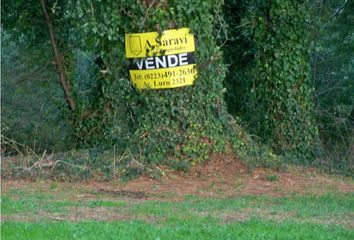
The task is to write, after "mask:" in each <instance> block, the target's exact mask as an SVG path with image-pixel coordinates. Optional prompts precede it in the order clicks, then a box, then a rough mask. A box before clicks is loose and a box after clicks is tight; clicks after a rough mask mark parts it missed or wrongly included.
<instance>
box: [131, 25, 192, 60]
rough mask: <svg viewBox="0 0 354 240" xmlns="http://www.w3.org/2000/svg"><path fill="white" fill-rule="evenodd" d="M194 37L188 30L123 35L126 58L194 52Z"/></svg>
mask: <svg viewBox="0 0 354 240" xmlns="http://www.w3.org/2000/svg"><path fill="white" fill-rule="evenodd" d="M194 51H195V46H194V36H193V34H191V33H190V29H189V28H181V29H173V30H167V31H164V32H162V33H161V34H159V33H158V32H148V33H128V34H125V53H126V57H127V58H143V57H149V56H150V57H151V56H162V55H170V54H176V53H186V52H194Z"/></svg>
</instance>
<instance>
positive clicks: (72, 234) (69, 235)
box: [1, 219, 354, 240]
mask: <svg viewBox="0 0 354 240" xmlns="http://www.w3.org/2000/svg"><path fill="white" fill-rule="evenodd" d="M1 236H2V239H8V240H10V239H16V240H22V239H26V240H30V239H42V240H46V239H50V240H53V239H120V240H124V239H136V240H138V239H144V240H147V239H191V240H193V239H198V240H200V239H248V240H252V239H294V240H296V239H312V240H316V239H321V240H327V239H328V240H336V239H350V240H351V239H354V231H353V230H350V229H345V228H342V227H339V226H323V225H316V224H299V223H294V222H283V223H275V222H272V221H264V220H259V219H252V220H249V221H246V222H241V223H237V224H215V223H194V222H193V221H188V220H186V221H180V222H177V223H174V224H165V225H161V224H159V225H155V224H151V223H147V222H143V221H129V222H79V223H71V222H60V223H54V222H49V223H48V222H42V223H30V222H6V223H3V224H2V233H1Z"/></svg>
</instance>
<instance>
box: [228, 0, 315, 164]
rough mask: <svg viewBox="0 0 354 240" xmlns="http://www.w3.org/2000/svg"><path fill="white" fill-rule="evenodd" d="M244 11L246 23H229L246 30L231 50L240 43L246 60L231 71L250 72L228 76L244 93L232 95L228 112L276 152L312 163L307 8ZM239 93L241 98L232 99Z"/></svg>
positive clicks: (270, 4)
mask: <svg viewBox="0 0 354 240" xmlns="http://www.w3.org/2000/svg"><path fill="white" fill-rule="evenodd" d="M236 4H237V1H236ZM226 7H229V8H234V7H233V6H226ZM235 7H236V6H235ZM240 11H244V14H243V18H241V19H240V18H236V19H233V18H229V19H228V21H229V22H230V24H231V23H233V22H234V21H237V22H238V23H239V25H240V26H243V27H242V29H240V30H239V31H236V34H237V33H238V34H240V35H241V37H240V39H241V40H238V41H235V42H231V43H230V44H228V45H227V48H233V47H234V45H235V44H238V42H240V41H241V43H243V46H242V45H241V46H242V47H243V49H239V48H237V47H236V48H237V49H238V50H239V51H240V52H241V53H244V54H245V55H244V57H243V59H242V60H237V62H235V63H233V68H235V69H238V66H239V65H241V64H243V65H248V67H247V68H246V69H245V71H244V72H243V73H241V74H235V75H229V79H228V81H227V82H228V86H229V88H231V89H230V90H232V89H233V88H237V87H238V86H240V88H241V89H242V90H241V91H229V93H228V94H229V96H231V98H230V100H229V104H230V105H231V106H230V108H231V109H232V110H233V111H234V112H237V113H238V114H240V115H242V117H243V118H244V119H245V121H247V122H248V123H249V124H250V127H251V129H252V131H254V132H255V133H256V134H257V135H258V136H260V137H261V138H262V139H263V141H265V142H266V143H269V144H270V145H271V146H272V147H273V148H274V149H275V150H276V151H277V152H278V153H286V154H294V155H295V156H301V157H302V158H305V159H310V158H311V153H312V152H313V149H314V144H315V142H316V140H317V126H316V123H315V121H314V119H315V118H314V109H313V100H312V94H311V93H312V89H311V84H310V83H311V82H310V68H309V61H308V42H307V38H306V36H307V33H306V23H305V20H306V19H307V15H306V10H305V9H304V5H302V4H301V1H262V2H261V3H258V4H255V3H254V2H248V3H247V6H245V8H244V9H240V10H239V12H240ZM236 36H237V35H236ZM230 54H232V55H234V54H235V53H234V51H230ZM231 61H232V59H231ZM244 62H245V63H244ZM240 68H245V67H244V66H240ZM234 71H237V70H234ZM230 73H233V72H232V71H231V72H230ZM235 94H239V95H240V96H238V97H234V98H233V95H235ZM233 99H235V100H234V101H232V100H233ZM237 100H238V101H237ZM235 105H236V106H235Z"/></svg>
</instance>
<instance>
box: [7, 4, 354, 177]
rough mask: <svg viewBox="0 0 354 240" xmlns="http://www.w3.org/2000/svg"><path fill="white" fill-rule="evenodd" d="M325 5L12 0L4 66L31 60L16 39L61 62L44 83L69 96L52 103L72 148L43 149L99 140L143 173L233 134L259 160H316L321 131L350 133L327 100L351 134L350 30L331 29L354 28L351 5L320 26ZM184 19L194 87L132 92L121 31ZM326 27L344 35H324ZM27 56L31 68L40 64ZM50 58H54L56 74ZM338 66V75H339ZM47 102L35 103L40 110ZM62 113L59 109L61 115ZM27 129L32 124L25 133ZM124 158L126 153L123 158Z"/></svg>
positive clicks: (184, 161) (98, 148) (186, 161)
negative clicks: (191, 39)
mask: <svg viewBox="0 0 354 240" xmlns="http://www.w3.org/2000/svg"><path fill="white" fill-rule="evenodd" d="M318 4H320V2H316V3H312V5H311V4H310V3H307V2H306V1H301V0H298V1H280V0H276V1H269V0H264V1H256V0H255V1H244V0H232V1H228V2H225V3H224V2H223V1H222V0H217V1H211V0H207V1H202V0H197V1H192V0H180V1H177V0H169V1H167V0H161V1H149V0H144V1H136V0H128V1H123V0H121V1H109V0H107V1H104V4H103V2H102V1H100V0H80V1H52V0H47V1H43V0H41V1H34V0H31V1H26V2H23V1H16V2H9V3H8V4H5V5H2V7H1V11H2V18H3V24H2V27H3V29H5V30H6V34H7V36H8V38H6V41H7V42H8V43H7V44H6V45H5V51H3V52H2V56H3V58H5V60H2V63H3V65H4V66H6V68H7V70H9V71H5V74H2V78H4V79H5V81H4V82H11V75H13V74H14V73H16V71H17V69H21V70H20V71H24V70H23V69H25V68H19V66H22V65H21V63H19V62H15V66H13V65H11V64H10V60H9V59H10V57H11V56H13V55H16V54H15V53H13V52H11V50H10V48H11V46H14V45H16V48H18V49H20V47H21V46H26V49H28V52H27V55H29V54H32V53H33V54H34V55H36V58H34V59H37V58H38V59H41V60H40V61H43V62H48V61H49V62H51V63H54V64H50V68H45V71H43V72H41V74H44V75H45V76H47V75H46V74H47V73H48V77H47V79H48V80H46V81H44V82H45V83H46V85H45V86H46V87H47V88H48V93H47V95H46V94H45V93H41V99H43V100H44V101H45V99H48V100H50V99H52V96H55V98H56V99H58V96H59V97H60V98H61V100H60V101H55V104H52V105H51V107H49V110H48V111H47V112H50V113H53V114H52V115H51V116H54V115H55V116H57V117H59V119H62V121H61V123H62V125H61V126H62V127H65V128H66V129H67V131H68V132H70V137H66V140H65V143H66V145H69V146H66V145H65V144H59V145H58V146H57V145H56V144H54V142H55V141H57V140H54V142H53V141H49V142H48V143H49V144H41V146H42V150H43V149H50V148H51V147H50V145H56V146H57V147H53V148H52V149H59V148H61V149H62V150H64V151H65V150H68V149H69V148H86V149H91V150H90V152H91V153H92V154H93V155H96V154H97V153H99V155H102V156H104V157H102V159H101V160H100V161H101V162H102V163H103V164H112V161H113V160H112V158H114V169H116V167H115V166H116V164H117V165H118V167H120V170H121V173H124V172H125V171H127V170H131V171H130V172H133V173H140V172H142V171H146V170H148V168H149V167H150V166H151V165H155V164H169V165H172V166H175V167H176V168H179V169H188V168H189V167H190V166H191V165H193V164H195V163H197V162H199V161H201V160H204V159H206V158H207V157H208V156H209V154H210V153H212V152H220V151H224V150H225V149H226V146H227V145H228V143H230V142H231V143H232V144H233V149H234V150H236V152H237V154H238V155H239V156H240V157H242V158H244V159H248V160H250V159H252V160H254V159H256V160H257V161H260V162H262V164H263V165H267V166H268V165H269V163H271V164H273V163H274V162H277V160H279V158H278V157H277V156H276V155H274V154H273V151H274V152H275V153H276V154H279V155H286V156H288V159H291V160H293V159H298V160H300V161H301V162H302V163H304V162H310V161H312V160H313V158H314V153H316V150H318V149H322V148H319V136H320V137H321V138H322V140H323V139H325V141H324V142H325V143H326V144H327V143H328V144H330V143H331V141H330V139H333V138H336V139H338V138H341V139H342V135H340V134H339V135H340V136H336V134H334V133H333V130H334V128H333V127H336V126H338V125H334V124H332V123H333V121H329V120H328V118H326V117H324V116H323V115H321V114H319V113H323V110H328V109H331V110H330V112H331V116H334V115H336V114H338V113H339V112H338V111H339V110H340V111H341V113H344V112H345V117H346V119H348V121H346V123H345V125H341V127H343V128H342V129H345V131H347V132H352V130H351V126H352V125H351V124H352V122H350V121H349V120H350V114H353V112H354V111H353V107H352V105H353V96H352V92H353V91H352V87H353V85H352V84H351V83H352V81H350V80H351V79H352V71H353V68H352V67H351V65H350V61H352V56H351V55H350V54H348V52H346V51H344V50H343V47H344V45H345V46H347V45H349V46H352V42H353V37H352V36H351V35H350V34H349V33H350V29H351V28H350V27H348V28H343V30H339V31H338V30H333V29H338V28H334V26H344V25H345V26H349V25H350V24H349V22H350V17H351V15H350V8H351V7H352V5H351V4H349V3H347V1H345V4H344V5H343V6H342V7H343V9H344V10H343V11H339V12H338V13H337V15H336V17H335V18H334V19H331V20H330V21H328V24H326V25H325V26H324V27H323V28H319V27H316V26H320V23H322V22H323V21H324V20H323V18H325V14H324V13H323V12H319V13H316V14H317V15H316V14H314V12H311V11H312V9H314V8H315V7H316V6H317V5H318ZM41 6H42V8H41ZM43 6H44V8H43ZM309 6H310V7H309ZM311 7H312V8H311ZM332 7H333V8H334V9H337V8H336V7H338V6H337V5H336V4H333V6H332ZM327 9H328V8H327ZM311 14H312V15H314V16H312V15H311ZM44 16H46V17H44ZM182 27H189V28H190V29H191V32H192V33H193V34H194V35H195V40H196V56H195V61H196V63H197V66H198V73H199V76H198V78H197V79H196V81H195V84H194V85H193V86H189V87H183V88H177V89H170V90H137V89H135V88H134V87H133V86H132V84H131V83H130V81H129V76H128V70H127V69H128V66H129V61H128V60H127V59H126V58H125V50H124V34H125V33H141V32H150V31H158V32H161V31H163V30H166V29H173V28H182ZM311 27H312V28H313V29H317V30H318V32H316V31H314V30H312V33H313V32H316V33H317V35H315V34H309V33H310V29H311ZM330 29H331V30H330ZM344 29H346V30H344ZM325 31H333V32H335V31H338V33H336V34H334V35H333V36H332V37H327V38H324V37H323V35H324V32H325ZM342 34H344V35H345V36H347V38H346V40H345V41H344V42H345V43H343V44H342V45H341V44H338V45H336V47H332V46H333V45H332V42H333V41H334V42H338V41H339V40H338V39H339V38H343V35H342ZM310 37H312V39H310ZM309 40H312V42H313V44H312V45H313V46H315V49H316V50H317V52H316V54H317V55H316V54H312V56H313V59H314V61H313V62H312V63H313V66H314V67H313V68H315V70H314V71H313V72H315V73H316V74H313V76H312V72H311V69H310V55H309V53H311V52H310V50H312V48H310V46H311V45H310V41H309ZM316 44H317V45H316ZM51 48H52V49H53V51H54V53H55V54H53V55H51V51H50V49H51ZM30 49H31V50H30ZM33 49H36V50H33ZM344 52H346V58H345V61H343V64H336V63H334V61H332V60H331V62H330V61H326V62H325V63H326V64H328V65H330V66H332V68H328V66H327V65H324V64H323V63H324V62H319V61H318V59H320V58H321V59H323V57H324V56H329V58H328V59H331V58H330V57H332V58H333V56H335V55H336V54H341V53H343V54H344ZM53 57H54V59H53ZM23 59H24V62H25V63H24V65H23V66H26V67H27V68H31V66H33V64H35V63H36V62H37V60H36V61H32V62H31V60H28V58H27V60H25V59H26V58H23ZM38 61H39V60H38ZM4 63H5V64H4ZM30 63H31V64H30ZM225 63H226V64H225ZM53 66H56V67H57V68H56V71H57V72H58V74H57V77H55V76H54V75H53V72H54V68H53ZM330 69H331V70H330ZM330 71H331V72H330ZM332 72H336V74H337V73H338V74H337V75H335V76H336V77H334V75H333V74H332ZM10 73H11V74H10ZM320 74H325V75H326V76H331V79H332V80H333V81H332V80H330V81H326V83H330V84H329V85H330V86H337V85H335V84H336V81H337V79H339V76H340V78H341V79H342V80H341V81H340V82H341V86H342V88H341V89H342V90H343V91H329V92H330V94H325V95H323V94H319V93H321V91H323V86H324V84H323V83H322V80H323V78H319V77H318V76H320ZM331 74H332V75H331ZM44 75H43V76H44ZM41 76H42V75H41ZM41 76H39V77H41ZM36 77H37V76H33V78H36ZM337 77H338V78H337ZM51 79H56V80H51ZM58 79H59V80H58ZM326 79H328V78H326ZM311 80H314V81H311ZM51 81H53V83H55V84H53V83H52V82H51ZM58 82H59V84H57V83H58ZM20 88H30V89H32V90H33V88H37V85H33V84H32V83H30V84H27V85H20ZM20 88H16V87H15V88H13V87H12V88H11V89H10V88H8V90H9V91H10V90H11V91H12V92H16V94H15V95H13V96H11V97H7V96H6V94H5V96H3V97H2V98H3V99H4V100H3V102H4V103H5V108H4V109H10V108H9V106H10V105H11V104H12V103H13V102H15V101H16V98H15V96H19V95H18V93H17V92H19V89H20ZM3 89H5V88H3ZM2 91H5V90H2ZM314 91H315V92H314ZM314 93H315V94H314ZM224 94H225V96H224ZM333 96H337V97H333ZM47 102H48V103H50V102H51V101H47ZM338 102H340V103H341V104H340V109H339V110H338V106H337V103H338ZM21 104H23V105H26V104H27V103H26V102H22V103H21ZM33 105H36V104H35V103H34V104H33ZM39 106H40V103H37V106H36V107H37V108H36V109H38V108H39ZM315 107H316V108H315ZM55 109H56V110H55ZM319 109H320V110H321V111H318V110H319ZM58 110H60V112H61V114H57V112H56V113H55V114H54V111H58ZM315 110H316V111H315ZM10 111H11V110H9V112H10ZM14 112H15V111H14ZM230 114H232V115H233V116H232V115H230ZM315 114H317V115H315ZM14 116H15V117H13V115H11V114H8V115H5V118H6V120H5V121H4V122H7V125H11V126H12V127H11V128H12V129H13V128H16V126H19V125H21V124H17V123H16V118H23V117H22V115H19V114H17V115H16V114H15V115H14ZM326 116H328V115H326ZM341 116H343V115H341ZM57 117H56V118H55V120H53V121H52V122H53V123H54V122H55V121H58V118H57ZM316 117H317V121H318V123H319V124H317V122H316ZM53 119H54V118H53ZM235 119H236V120H235ZM238 119H242V121H243V122H244V123H245V125H247V130H248V131H249V132H251V133H252V134H253V135H254V136H257V141H258V139H260V141H259V142H262V144H263V145H262V146H260V145H257V144H255V142H254V140H252V139H251V138H252V137H250V135H249V134H247V133H246V132H245V131H244V129H243V127H241V126H240V121H238ZM67 123H70V126H68V125H67ZM37 125H38V124H37ZM53 125H55V124H53ZM318 125H319V126H320V128H319V129H320V135H319V134H318ZM327 126H331V127H330V128H328V127H327ZM4 127H5V126H4V125H3V124H2V129H4ZM62 127H60V128H59V127H55V126H54V127H53V134H54V135H55V136H59V134H55V133H56V132H57V131H62V130H61V129H62ZM37 128H38V127H37ZM19 129H21V130H20V131H23V130H24V129H25V128H22V127H19ZM27 129H28V128H27ZM43 129H45V128H43ZM329 130H330V131H332V132H330V131H329ZM343 131H344V130H343ZM343 131H341V132H343ZM4 133H6V135H8V136H9V137H11V138H15V139H16V140H18V141H20V142H24V143H25V144H28V143H29V142H30V140H29V139H28V138H27V139H25V138H19V137H17V135H16V134H10V135H9V134H8V133H11V130H10V131H8V133H7V132H4ZM32 133H33V130H32ZM337 133H338V132H337ZM30 134H31V130H28V131H27V133H26V134H25V135H27V136H30ZM63 135H64V134H63ZM349 136H350V134H347V137H345V139H346V140H345V144H346V146H350V144H351V142H350V141H352V140H350V137H349ZM55 139H56V138H55ZM44 141H47V140H44ZM337 142H338V141H337ZM268 146H270V149H271V150H270V149H269V148H268ZM107 152H109V154H108V155H106V153H107ZM317 152H318V151H317ZM113 155H114V157H112V156H113ZM116 156H120V157H119V160H118V162H116ZM105 160H107V161H108V162H107V163H105Z"/></svg>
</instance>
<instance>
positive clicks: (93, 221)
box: [1, 189, 354, 240]
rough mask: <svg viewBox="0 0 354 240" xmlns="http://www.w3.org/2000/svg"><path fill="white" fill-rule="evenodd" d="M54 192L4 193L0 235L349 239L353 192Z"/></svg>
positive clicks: (352, 231)
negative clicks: (133, 195)
mask: <svg viewBox="0 0 354 240" xmlns="http://www.w3.org/2000/svg"><path fill="white" fill-rule="evenodd" d="M60 193H61V192H60V191H59V192H58V191H55V193H54V192H53V193H50V192H46V193H43V192H38V191H26V190H17V189H12V190H11V189H10V190H9V191H7V192H6V193H5V194H3V195H2V200H1V209H2V223H1V239H4V240H5V239H16V240H20V239H26V240H27V239H144V240H147V239H154V240H155V239H350V240H351V239H354V193H327V194H324V195H301V194H293V195H289V196H286V197H271V196H255V195H246V196H236V197H226V198H204V197H201V196H195V195H187V196H185V198H184V200H182V201H173V200H166V199H164V200H141V199H127V198H124V197H112V196H107V195H105V194H99V195H96V196H93V197H92V196H91V197H90V199H88V198H85V199H81V200H77V199H73V200H70V197H68V199H65V200H63V198H62V196H61V194H60ZM62 194H64V192H63V193H62Z"/></svg>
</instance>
